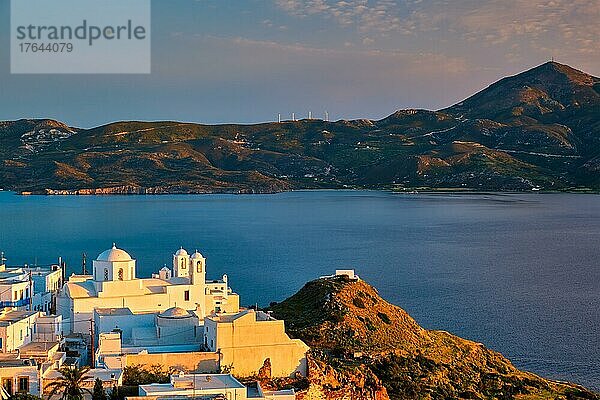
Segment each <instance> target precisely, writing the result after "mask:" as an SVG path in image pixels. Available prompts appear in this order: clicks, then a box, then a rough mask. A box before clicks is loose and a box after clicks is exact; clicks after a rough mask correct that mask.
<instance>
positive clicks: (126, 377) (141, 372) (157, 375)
mask: <svg viewBox="0 0 600 400" xmlns="http://www.w3.org/2000/svg"><path fill="white" fill-rule="evenodd" d="M169 380H170V371H168V370H166V369H165V368H164V367H163V366H162V365H160V364H156V365H151V366H144V365H139V364H138V365H129V366H127V367H125V369H123V385H124V386H138V385H146V384H149V383H167V382H169Z"/></svg>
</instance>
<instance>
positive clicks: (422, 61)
mask: <svg viewBox="0 0 600 400" xmlns="http://www.w3.org/2000/svg"><path fill="white" fill-rule="evenodd" d="M598 21H600V1H598V0H333V1H329V0H305V1H301V0H227V1H223V0H215V1H209V0H153V1H152V24H151V29H152V33H151V35H152V73H151V74H148V75H110V74H106V75H16V74H15V75H11V74H10V59H9V51H8V49H9V30H8V29H9V28H8V27H9V25H10V8H9V1H8V0H0V49H1V51H0V120H14V119H19V118H54V119H58V120H61V121H63V122H66V123H68V124H69V125H71V126H77V127H91V126H95V125H100V124H104V123H108V122H112V121H117V120H177V121H189V122H200V123H229V122H235V123H255V122H263V121H273V120H276V119H277V114H278V113H281V115H282V118H289V117H290V115H291V113H292V112H295V113H296V116H297V117H306V115H307V114H308V112H309V111H311V112H312V115H313V117H317V118H322V117H323V115H324V113H325V111H328V113H329V116H330V119H332V120H337V119H353V118H370V119H380V118H383V117H385V116H387V115H389V114H391V113H393V112H394V111H395V110H398V109H403V108H427V109H440V108H444V107H447V106H450V105H452V104H454V103H456V102H459V101H461V100H462V99H464V98H466V97H468V96H469V95H471V94H473V93H475V92H476V91H478V90H481V89H483V88H485V87H486V86H488V85H489V84H490V83H492V82H493V81H495V80H497V79H499V78H501V77H504V76H507V75H513V74H516V73H518V72H521V71H524V70H526V69H529V68H531V67H534V66H536V65H539V64H542V63H544V62H546V61H548V60H549V59H550V58H551V57H554V59H555V60H556V61H558V62H561V63H564V64H569V65H571V66H573V67H575V68H577V69H581V70H583V71H585V72H588V73H590V74H592V75H595V76H599V75H600V45H599V44H598V38H599V37H600V24H599V23H598Z"/></svg>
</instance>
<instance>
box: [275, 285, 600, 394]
mask: <svg viewBox="0 0 600 400" xmlns="http://www.w3.org/2000/svg"><path fill="white" fill-rule="evenodd" d="M271 309H272V311H273V314H274V316H275V317H277V318H281V319H285V321H286V326H287V329H288V332H289V334H290V336H293V337H297V338H300V339H302V340H304V341H305V342H306V343H307V344H309V345H310V346H311V349H312V352H313V356H312V358H311V363H312V364H311V366H312V372H311V376H309V381H310V382H311V385H310V386H309V388H308V391H306V392H305V393H306V397H305V398H326V399H341V398H361V399H379V400H383V399H387V398H392V399H600V396H599V395H597V394H595V393H593V392H590V391H588V390H586V389H584V388H582V387H580V386H578V385H574V384H568V383H559V382H553V381H550V380H547V379H543V378H540V377H538V376H536V375H534V374H531V373H528V372H523V371H519V370H518V369H517V368H515V367H514V366H513V365H512V364H511V363H510V361H509V360H507V359H506V358H505V357H503V356H502V355H501V354H499V353H497V352H494V351H492V350H489V349H487V348H486V347H485V346H484V345H483V344H481V343H475V342H471V341H469V340H465V339H461V338H459V337H457V336H454V335H452V334H450V333H447V332H443V331H433V330H425V329H423V328H421V327H420V326H419V325H418V324H417V323H416V322H415V321H414V320H413V319H412V318H411V317H410V316H409V315H408V314H407V313H406V312H405V311H404V310H402V309H401V308H400V307H397V306H395V305H392V304H390V303H388V302H387V301H385V300H384V299H382V298H381V297H380V296H379V294H378V293H377V290H376V289H374V288H373V287H372V286H370V285H368V284H367V283H365V282H363V281H352V280H350V279H348V278H347V277H333V278H322V279H318V280H315V281H312V282H309V283H307V284H306V285H305V286H304V287H303V288H302V289H301V290H300V291H299V292H298V293H296V294H295V295H293V296H292V297H290V298H288V299H287V300H285V301H283V302H282V303H279V304H274V305H273V306H272V308H271Z"/></svg>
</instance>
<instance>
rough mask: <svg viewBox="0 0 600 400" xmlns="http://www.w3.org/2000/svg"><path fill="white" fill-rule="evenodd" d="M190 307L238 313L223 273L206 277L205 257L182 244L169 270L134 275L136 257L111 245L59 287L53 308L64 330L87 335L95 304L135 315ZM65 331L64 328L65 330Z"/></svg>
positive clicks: (199, 314) (198, 313)
mask: <svg viewBox="0 0 600 400" xmlns="http://www.w3.org/2000/svg"><path fill="white" fill-rule="evenodd" d="M173 307H177V308H178V309H184V310H189V311H191V312H193V313H194V314H195V316H196V317H197V318H198V319H199V320H203V319H204V317H206V316H208V315H211V314H214V313H237V312H238V311H239V308H240V307H239V296H238V295H237V294H236V293H233V291H232V290H231V288H230V287H229V286H228V282H227V275H223V276H222V278H221V279H219V280H209V281H207V280H206V259H205V258H204V257H203V256H202V254H200V253H199V252H198V251H196V252H195V253H193V254H192V255H189V254H188V252H187V251H186V250H184V249H183V248H181V249H179V250H177V252H176V253H175V254H173V269H172V270H171V269H169V268H166V267H165V268H163V269H161V270H160V271H159V272H158V273H157V274H153V276H152V278H142V279H140V278H136V261H135V260H134V259H133V258H132V257H131V256H130V255H129V254H128V253H127V252H126V251H124V250H121V249H118V248H117V247H116V246H115V245H114V244H113V246H112V248H111V249H108V250H106V251H104V252H103V253H101V254H100V255H99V256H98V257H97V258H96V260H94V261H93V274H92V275H75V274H74V275H71V276H70V277H69V280H68V282H66V283H65V284H64V286H63V288H62V290H61V291H60V294H59V296H58V300H57V313H58V314H59V315H62V318H63V321H64V323H65V325H66V329H65V330H66V331H70V332H72V333H83V334H89V332H90V327H91V322H90V321H92V320H93V319H94V310H95V309H106V308H118V309H129V310H131V312H132V313H134V314H143V313H162V312H164V311H166V310H168V309H170V308H173ZM65 333H68V332H65Z"/></svg>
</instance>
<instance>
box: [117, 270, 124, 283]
mask: <svg viewBox="0 0 600 400" xmlns="http://www.w3.org/2000/svg"><path fill="white" fill-rule="evenodd" d="M117 276H118V277H119V280H120V281H122V280H123V268H119V272H118V275H117Z"/></svg>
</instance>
